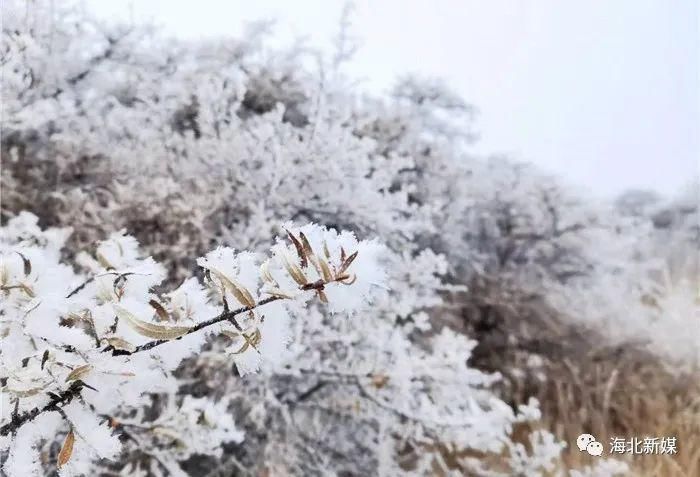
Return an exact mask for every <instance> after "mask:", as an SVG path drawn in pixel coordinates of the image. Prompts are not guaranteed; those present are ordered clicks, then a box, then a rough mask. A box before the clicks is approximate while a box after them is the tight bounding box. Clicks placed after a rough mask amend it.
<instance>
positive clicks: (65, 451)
mask: <svg viewBox="0 0 700 477" xmlns="http://www.w3.org/2000/svg"><path fill="white" fill-rule="evenodd" d="M73 444H75V434H74V433H73V429H71V430H70V431H69V432H68V435H66V438H65V440H64V441H63V445H62V446H61V451H60V452H59V453H58V460H57V461H56V466H57V467H58V468H59V469H60V468H61V467H63V466H64V465H66V464H67V463H68V461H69V460H70V457H71V456H72V455H73Z"/></svg>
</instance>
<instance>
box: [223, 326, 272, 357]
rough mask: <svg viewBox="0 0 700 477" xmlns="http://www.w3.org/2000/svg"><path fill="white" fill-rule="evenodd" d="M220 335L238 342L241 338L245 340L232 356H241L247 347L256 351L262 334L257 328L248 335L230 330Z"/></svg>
mask: <svg viewBox="0 0 700 477" xmlns="http://www.w3.org/2000/svg"><path fill="white" fill-rule="evenodd" d="M222 333H223V334H224V335H225V336H228V337H229V338H231V339H232V340H238V339H239V338H240V337H243V339H244V340H245V342H244V343H243V344H242V345H241V347H240V348H238V350H236V351H234V352H233V354H241V353H243V352H245V351H246V350H247V349H248V348H249V347H252V348H253V349H255V350H257V349H258V345H259V344H260V341H262V334H261V333H260V330H259V329H257V328H256V329H255V330H254V331H253V332H252V333H250V334H246V333H239V332H236V331H231V330H224V331H222Z"/></svg>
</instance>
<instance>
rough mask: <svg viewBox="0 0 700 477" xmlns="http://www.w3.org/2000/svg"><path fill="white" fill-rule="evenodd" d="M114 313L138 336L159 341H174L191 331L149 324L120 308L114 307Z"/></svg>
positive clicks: (177, 327)
mask: <svg viewBox="0 0 700 477" xmlns="http://www.w3.org/2000/svg"><path fill="white" fill-rule="evenodd" d="M114 311H115V312H116V313H117V317H119V319H121V320H125V321H126V322H127V323H128V324H129V326H131V327H132V328H133V329H134V331H136V332H137V333H138V334H140V335H143V336H146V337H148V338H153V339H157V340H173V339H175V338H179V337H181V336H184V335H186V334H187V333H188V332H189V331H190V327H189V326H166V325H156V324H155V323H148V322H147V321H143V320H140V319H138V318H136V317H135V316H134V315H133V313H131V312H130V311H128V310H125V309H124V308H122V307H120V306H116V305H115V306H114Z"/></svg>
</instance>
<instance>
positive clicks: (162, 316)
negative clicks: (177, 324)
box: [148, 300, 171, 321]
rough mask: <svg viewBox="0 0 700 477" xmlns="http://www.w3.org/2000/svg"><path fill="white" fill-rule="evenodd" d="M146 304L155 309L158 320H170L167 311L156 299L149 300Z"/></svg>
mask: <svg viewBox="0 0 700 477" xmlns="http://www.w3.org/2000/svg"><path fill="white" fill-rule="evenodd" d="M148 304H149V305H151V308H153V309H154V310H156V315H158V320H159V321H171V320H170V315H169V314H168V312H167V311H166V310H165V308H163V305H161V304H160V303H158V301H157V300H149V301H148Z"/></svg>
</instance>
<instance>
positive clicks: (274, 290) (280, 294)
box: [263, 287, 294, 299]
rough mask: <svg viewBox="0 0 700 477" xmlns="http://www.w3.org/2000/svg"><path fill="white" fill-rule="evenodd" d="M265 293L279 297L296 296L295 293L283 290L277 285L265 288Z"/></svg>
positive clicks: (290, 297)
mask: <svg viewBox="0 0 700 477" xmlns="http://www.w3.org/2000/svg"><path fill="white" fill-rule="evenodd" d="M263 293H267V294H268V295H272V296H276V297H278V298H289V299H292V298H294V295H293V294H292V293H290V292H286V291H284V290H281V289H279V288H277V287H267V288H265V290H264V291H263Z"/></svg>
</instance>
